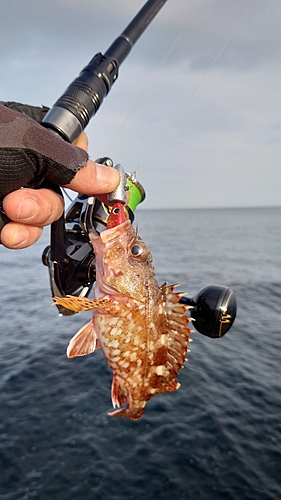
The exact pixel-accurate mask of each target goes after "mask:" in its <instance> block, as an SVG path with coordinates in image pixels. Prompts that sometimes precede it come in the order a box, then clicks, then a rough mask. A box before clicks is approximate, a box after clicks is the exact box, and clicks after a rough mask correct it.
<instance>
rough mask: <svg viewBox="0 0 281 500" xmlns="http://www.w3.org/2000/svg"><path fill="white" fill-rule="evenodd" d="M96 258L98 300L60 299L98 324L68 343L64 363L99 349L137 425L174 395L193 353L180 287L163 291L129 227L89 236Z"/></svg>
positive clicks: (116, 402)
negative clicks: (161, 397) (151, 407)
mask: <svg viewBox="0 0 281 500" xmlns="http://www.w3.org/2000/svg"><path fill="white" fill-rule="evenodd" d="M90 239H91V242H92V244H93V247H94V251H95V255H96V283H95V286H94V297H95V299H94V300H89V299H87V298H82V297H81V298H80V297H66V298H55V302H56V303H57V304H61V305H64V306H65V307H67V308H69V309H72V310H74V311H77V312H78V311H82V310H90V309H92V310H93V318H92V320H91V321H90V322H89V323H87V325H85V326H84V327H83V328H82V329H81V330H80V331H79V332H78V333H77V334H76V335H75V336H74V337H73V338H72V340H71V341H70V344H69V346H68V350H67V355H68V356H69V357H73V356H83V355H86V354H89V353H91V352H93V351H94V350H95V348H96V347H101V348H102V351H103V353H104V356H105V357H106V359H107V362H108V364H109V366H110V367H111V369H112V371H113V381H112V389H111V397H112V404H113V406H114V408H116V407H117V408H120V407H121V406H122V405H123V404H124V403H127V405H126V406H125V407H122V408H120V409H118V410H115V411H114V412H112V413H109V415H119V416H125V417H128V418H131V419H133V420H136V419H138V418H140V417H141V416H142V415H143V413H144V407H145V405H146V402H147V401H148V400H149V399H150V398H151V397H152V396H154V395H155V394H159V393H162V392H172V391H174V390H175V389H178V387H179V386H180V384H179V383H178V381H177V380H176V375H177V374H178V372H179V370H180V368H181V367H182V365H183V363H184V361H185V356H186V353H187V351H188V348H187V345H188V341H189V335H190V333H191V331H192V330H190V329H189V328H188V323H189V320H190V318H188V317H187V316H185V315H184V313H185V312H186V310H187V309H188V306H185V305H183V304H179V299H180V298H181V297H182V296H183V295H184V294H180V293H175V291H174V290H175V288H176V285H173V286H167V285H166V284H164V285H162V286H161V287H159V286H158V284H157V282H156V279H155V275H154V269H153V265H152V255H151V253H150V251H149V249H148V247H147V246H146V244H145V243H144V242H143V241H142V240H141V238H140V237H139V236H138V235H137V234H136V233H135V231H134V229H133V227H132V225H131V223H130V221H128V220H127V221H125V222H121V223H119V224H118V225H117V226H116V227H111V228H110V229H107V230H106V231H104V232H102V233H101V235H100V236H95V235H90Z"/></svg>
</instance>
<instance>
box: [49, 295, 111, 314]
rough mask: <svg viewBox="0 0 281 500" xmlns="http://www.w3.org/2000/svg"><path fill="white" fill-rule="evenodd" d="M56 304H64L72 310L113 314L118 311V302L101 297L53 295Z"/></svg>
mask: <svg viewBox="0 0 281 500" xmlns="http://www.w3.org/2000/svg"><path fill="white" fill-rule="evenodd" d="M53 300H54V304H56V305H60V306H64V307H66V309H70V310H71V311H75V312H81V311H93V310H94V309H95V310H98V311H100V312H103V313H109V314H111V313H112V314H113V313H116V312H118V309H119V306H118V302H116V301H114V300H111V299H106V298H100V299H97V300H90V299H87V298H86V297H75V296H74V295H67V296H66V297H53Z"/></svg>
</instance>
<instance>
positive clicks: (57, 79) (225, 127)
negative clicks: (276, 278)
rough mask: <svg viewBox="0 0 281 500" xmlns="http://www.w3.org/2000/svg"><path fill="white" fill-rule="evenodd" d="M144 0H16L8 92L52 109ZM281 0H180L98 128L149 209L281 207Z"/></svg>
mask: <svg viewBox="0 0 281 500" xmlns="http://www.w3.org/2000/svg"><path fill="white" fill-rule="evenodd" d="M144 3H145V2H144V0H130V1H129V2H128V0H114V2H112V0H103V2H100V0H40V2H35V1H34V0H9V2H5V7H4V8H3V9H2V11H1V16H0V33H1V35H0V37H1V43H0V63H1V74H0V98H1V100H2V101H6V100H8V101H19V102H23V103H28V104H34V105H41V104H44V105H47V106H50V107H51V106H52V105H53V104H54V102H55V101H56V100H57V99H58V97H60V95H62V93H63V92H64V90H65V89H66V88H67V86H68V85H69V84H70V83H71V82H72V81H73V80H74V78H76V77H77V76H78V74H79V72H80V71H81V70H82V68H83V67H84V66H86V65H87V64H88V62H89V61H90V60H91V59H92V57H93V56H94V55H95V54H96V53H97V52H102V53H104V52H105V51H106V50H107V48H108V47H109V46H110V45H111V43H112V42H113V41H114V40H115V38H117V36H118V35H119V34H120V33H121V32H122V31H123V30H124V28H125V27H126V26H127V25H128V24H129V22H130V21H131V19H132V18H133V17H134V15H135V14H136V13H137V12H138V11H139V9H140V8H141V7H142V6H143V5H144ZM280 25H281V2H280V0H235V1H233V0H168V1H167V2H166V3H165V5H164V6H163V8H162V9H161V10H160V12H159V13H158V15H157V16H156V17H155V19H154V20H153V21H152V23H151V24H150V25H149V27H148V28H147V30H146V31H145V32H144V33H143V35H142V36H141V38H140V39H139V40H138V42H137V43H136V44H135V46H134V47H133V49H132V51H131V53H130V54H129V56H128V57H127V59H126V60H125V61H124V63H123V64H122V65H121V67H120V71H119V77H118V79H117V81H116V83H115V84H114V85H113V87H112V89H111V92H110V94H109V95H108V96H107V97H106V98H105V100H104V102H103V104H102V106H101V108H100V110H99V111H98V113H97V114H96V115H95V117H93V119H92V120H91V122H90V124H89V125H88V127H87V129H86V132H87V134H88V137H89V141H90V150H89V152H90V156H91V158H92V159H95V158H98V157H100V156H104V155H106V156H110V157H111V158H112V159H113V161H114V163H121V164H122V166H123V167H124V169H125V171H127V172H132V171H134V170H136V169H139V170H138V180H139V181H140V182H141V184H142V185H143V186H144V188H145V191H146V200H145V202H144V203H143V205H142V206H143V208H147V209H149V208H215V207H252V206H279V205H281V168H280V164H281V84H280V82H281V39H280Z"/></svg>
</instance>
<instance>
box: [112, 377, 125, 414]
mask: <svg viewBox="0 0 281 500" xmlns="http://www.w3.org/2000/svg"><path fill="white" fill-rule="evenodd" d="M111 400H112V406H113V408H116V407H117V408H120V406H121V405H122V404H123V403H125V402H126V401H127V395H126V394H125V392H124V391H123V390H122V387H121V386H120V384H118V382H117V379H116V375H113V380H112V385H111Z"/></svg>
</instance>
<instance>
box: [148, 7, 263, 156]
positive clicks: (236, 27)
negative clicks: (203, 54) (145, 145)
mask: <svg viewBox="0 0 281 500" xmlns="http://www.w3.org/2000/svg"><path fill="white" fill-rule="evenodd" d="M253 3H254V0H250V1H249V3H248V6H247V8H246V10H245V11H244V13H243V14H242V16H241V17H240V18H239V19H238V21H237V23H236V24H235V26H234V28H233V30H232V32H231V34H230V35H229V37H228V38H227V39H226V41H225V42H224V44H223V46H222V47H221V49H220V50H219V52H218V53H217V55H216V57H215V58H214V60H213V61H212V63H211V64H210V66H209V67H208V68H207V70H206V71H205V73H204V74H203V75H202V77H201V78H200V80H199V81H198V83H197V84H196V85H195V87H194V89H193V90H192V91H191V92H190V94H189V96H188V98H187V100H186V101H185V103H186V104H188V103H189V102H190V100H191V98H192V97H193V96H194V94H195V92H196V91H197V90H198V88H199V87H200V85H201V84H202V82H203V81H204V80H205V79H206V77H207V75H208V74H209V72H210V71H211V69H212V68H213V67H214V65H215V64H216V62H217V61H218V59H219V57H220V56H221V55H222V53H223V52H224V50H225V49H226V47H227V45H228V44H229V42H230V41H231V39H232V37H233V35H234V34H235V32H236V30H237V29H238V27H239V26H240V24H241V23H242V21H243V20H244V19H245V17H246V16H247V14H248V12H249V10H250V8H251V6H252V4H253ZM170 128H171V125H169V126H168V127H167V128H166V130H165V131H164V132H163V134H162V135H161V136H160V137H159V139H158V141H157V142H154V145H153V146H152V148H151V150H150V151H149V152H148V154H147V155H146V156H145V158H144V160H143V163H145V162H146V161H147V159H148V158H149V157H150V156H151V154H152V153H153V151H154V150H155V149H156V147H159V143H160V142H161V141H162V139H163V137H165V135H166V134H167V132H168V131H169V130H170Z"/></svg>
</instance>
